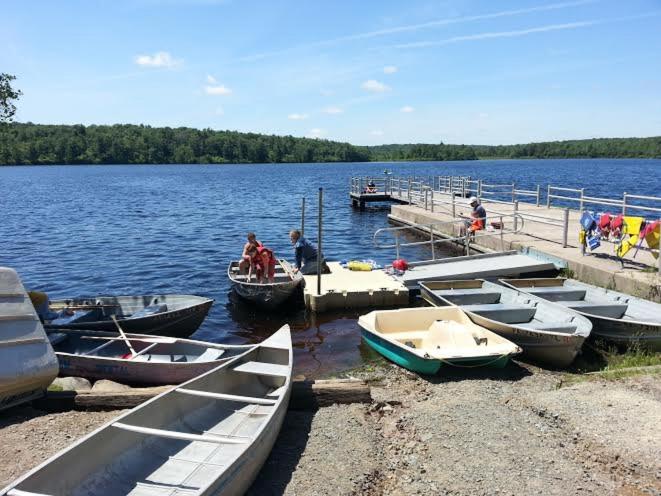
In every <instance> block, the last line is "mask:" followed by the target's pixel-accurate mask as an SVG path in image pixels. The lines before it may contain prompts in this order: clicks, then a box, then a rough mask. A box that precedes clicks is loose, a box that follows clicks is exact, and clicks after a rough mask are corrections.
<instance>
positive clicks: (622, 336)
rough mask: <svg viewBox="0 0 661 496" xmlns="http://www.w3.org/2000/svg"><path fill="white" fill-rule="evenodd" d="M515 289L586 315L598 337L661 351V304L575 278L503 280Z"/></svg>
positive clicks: (614, 342) (621, 343)
mask: <svg viewBox="0 0 661 496" xmlns="http://www.w3.org/2000/svg"><path fill="white" fill-rule="evenodd" d="M501 282H502V283H503V284H506V285H508V286H510V287H512V288H516V289H518V290H519V291H524V292H526V293H528V294H531V295H535V296H538V297H540V298H544V299H545V300H548V301H553V302H556V303H558V304H560V305H562V306H564V307H566V308H571V309H572V310H574V311H576V312H578V313H580V314H581V315H584V316H585V317H587V318H588V319H590V321H591V322H592V325H593V331H592V333H593V335H594V337H595V338H600V339H603V340H606V341H608V342H610V343H613V344H616V345H619V346H631V345H632V344H636V345H640V346H642V347H644V348H646V349H650V350H652V351H661V304H659V303H654V302H653V301H649V300H645V299H643V298H637V297H635V296H629V295H627V294H624V293H618V292H617V291H613V290H610V289H604V288H599V287H597V286H592V285H591V284H586V283H584V282H579V281H576V280H574V279H562V278H558V279H520V280H519V279H503V280H502V281H501Z"/></svg>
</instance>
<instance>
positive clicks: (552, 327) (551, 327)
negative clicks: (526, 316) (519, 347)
mask: <svg viewBox="0 0 661 496" xmlns="http://www.w3.org/2000/svg"><path fill="white" fill-rule="evenodd" d="M517 327H520V328H522V329H530V330H532V331H548V332H561V333H566V334H574V333H575V332H576V329H577V326H575V325H572V324H570V323H568V322H564V323H560V322H559V323H557V324H553V323H548V324H547V323H540V324H519V325H518V326H517Z"/></svg>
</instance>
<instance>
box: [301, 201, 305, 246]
mask: <svg viewBox="0 0 661 496" xmlns="http://www.w3.org/2000/svg"><path fill="white" fill-rule="evenodd" d="M302 236H305V197H303V198H301V237H302Z"/></svg>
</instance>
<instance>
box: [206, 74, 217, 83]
mask: <svg viewBox="0 0 661 496" xmlns="http://www.w3.org/2000/svg"><path fill="white" fill-rule="evenodd" d="M207 83H209V84H218V81H217V80H216V78H215V77H213V76H207Z"/></svg>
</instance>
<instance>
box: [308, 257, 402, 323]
mask: <svg viewBox="0 0 661 496" xmlns="http://www.w3.org/2000/svg"><path fill="white" fill-rule="evenodd" d="M328 268H329V269H330V274H323V275H322V276H321V294H320V295H318V294H317V276H316V275H314V276H303V277H304V279H305V288H304V289H303V295H304V298H305V306H307V307H308V308H309V309H310V310H312V311H313V312H328V311H331V310H342V309H345V308H367V307H370V308H373V307H390V306H397V305H407V304H408V302H409V291H408V289H407V288H406V286H405V285H404V284H403V283H401V282H399V281H397V280H395V279H394V278H393V277H391V276H389V275H388V274H386V273H385V272H384V271H382V270H372V271H370V272H362V271H351V270H349V269H347V268H344V267H342V266H341V265H340V264H339V262H328Z"/></svg>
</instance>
